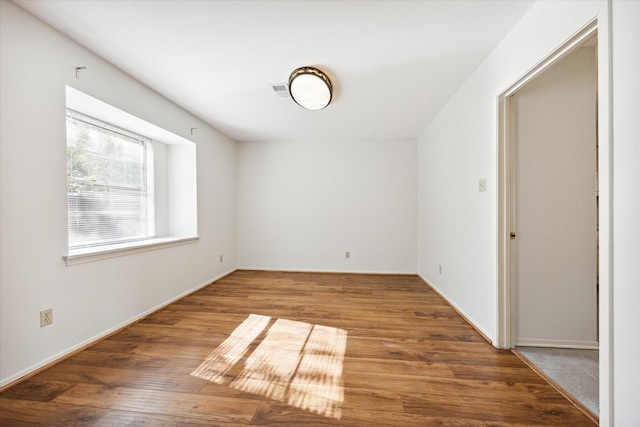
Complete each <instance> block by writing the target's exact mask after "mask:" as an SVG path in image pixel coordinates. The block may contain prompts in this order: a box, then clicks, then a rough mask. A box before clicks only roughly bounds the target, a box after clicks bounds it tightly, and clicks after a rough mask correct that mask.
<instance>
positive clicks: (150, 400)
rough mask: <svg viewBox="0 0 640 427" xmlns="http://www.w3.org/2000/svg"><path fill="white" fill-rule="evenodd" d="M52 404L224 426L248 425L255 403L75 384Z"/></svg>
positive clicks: (197, 395)
mask: <svg viewBox="0 0 640 427" xmlns="http://www.w3.org/2000/svg"><path fill="white" fill-rule="evenodd" d="M54 402H56V403H61V404H70V405H75V406H89V407H96V408H108V409H117V410H124V411H135V412H141V413H145V414H157V415H176V416H179V417H191V418H204V419H207V420H213V421H219V422H225V423H245V424H246V423H248V422H249V421H251V418H252V417H253V413H254V412H255V410H256V407H257V402H256V401H253V400H248V399H240V398H235V397H222V396H216V397H211V396H206V395H200V394H191V393H176V392H170V391H157V390H151V389H137V388H130V387H110V386H102V385H95V384H78V385H76V386H75V387H73V388H72V389H70V390H69V391H68V392H67V393H65V394H64V395H61V396H58V397H57V398H56V399H55V400H54Z"/></svg>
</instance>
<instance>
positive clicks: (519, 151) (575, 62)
mask: <svg viewBox="0 0 640 427" xmlns="http://www.w3.org/2000/svg"><path fill="white" fill-rule="evenodd" d="M596 40H597V39H596V22H595V21H594V22H592V23H590V24H589V25H587V26H586V27H585V28H584V29H582V30H581V31H579V32H578V33H577V34H576V35H575V36H574V37H573V38H572V39H570V40H569V41H568V42H567V43H566V44H565V45H563V46H562V47H560V48H559V49H558V50H557V51H556V52H553V53H552V54H551V55H550V56H549V57H548V58H546V59H545V60H544V61H543V62H542V63H540V64H539V65H538V66H537V67H535V68H534V69H533V70H532V71H530V72H529V73H528V74H527V75H525V76H524V77H523V78H522V79H520V80H519V81H518V82H516V83H515V84H514V85H513V86H512V87H511V88H509V89H508V90H507V91H505V92H504V93H503V94H502V95H501V96H500V97H499V103H498V104H499V146H498V154H499V156H498V159H499V169H498V184H499V185H498V186H499V197H498V208H499V223H498V262H499V265H498V273H499V274H498V276H499V277H498V279H499V283H498V330H497V338H496V343H495V344H496V346H498V347H501V348H515V347H516V346H527V347H532V346H535V347H539V348H574V349H597V348H598V340H599V338H598V324H599V322H598V289H597V282H598V244H597V240H598V230H597V224H598V206H597V187H598V183H599V182H600V181H601V180H600V178H599V177H598V172H597V158H598V153H597V123H598V116H597V111H596V108H597V104H598V101H597V93H596V92H597V69H598V66H597V63H598V61H597V60H596V53H597V51H596V49H597V43H596ZM576 90H577V92H572V91H576ZM596 373H597V372H596ZM560 386H561V387H562V385H561V384H560ZM597 387H598V386H597V384H596V386H595V388H596V390H594V393H595V394H596V395H597V394H598V390H597Z"/></svg>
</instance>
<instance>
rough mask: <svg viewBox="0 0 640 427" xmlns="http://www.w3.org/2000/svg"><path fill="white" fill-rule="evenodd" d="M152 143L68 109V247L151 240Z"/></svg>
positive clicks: (152, 234)
mask: <svg viewBox="0 0 640 427" xmlns="http://www.w3.org/2000/svg"><path fill="white" fill-rule="evenodd" d="M153 200H154V197H153V145H152V144H151V142H150V140H149V139H148V138H145V137H143V136H141V135H137V134H135V133H133V132H130V131H128V130H125V129H122V128H119V127H117V126H114V125H111V124H108V123H105V122H102V121H100V120H98V119H96V118H93V117H89V116H86V115H84V114H81V113H78V112H76V111H73V110H69V109H68V110H67V203H68V210H69V248H70V249H74V248H81V247H91V246H100V245H106V244H114V243H124V242H131V241H137V240H145V239H149V238H153V237H154V235H155V230H154V228H155V227H154V208H153Z"/></svg>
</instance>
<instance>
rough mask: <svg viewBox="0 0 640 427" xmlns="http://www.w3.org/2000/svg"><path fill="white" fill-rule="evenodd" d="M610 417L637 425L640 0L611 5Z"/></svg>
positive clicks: (639, 384)
mask: <svg viewBox="0 0 640 427" xmlns="http://www.w3.org/2000/svg"><path fill="white" fill-rule="evenodd" d="M611 20H612V56H613V76H612V78H613V384H614V390H613V392H614V399H613V401H614V403H613V415H614V420H615V425H617V426H640V408H638V402H639V397H640V364H639V363H638V361H639V360H640V310H639V309H638V306H640V120H639V119H640V79H639V78H638V76H640V49H639V48H638V41H640V26H638V22H640V2H637V1H635V2H630V1H614V2H613V5H612V17H611Z"/></svg>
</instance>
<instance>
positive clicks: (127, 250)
mask: <svg viewBox="0 0 640 427" xmlns="http://www.w3.org/2000/svg"><path fill="white" fill-rule="evenodd" d="M198 239H199V237H198V236H195V237H163V238H158V239H150V240H143V241H140V242H131V243H123V244H118V245H108V246H99V247H93V248H82V249H73V250H70V251H69V254H67V255H65V256H63V257H62V258H63V259H64V262H65V263H66V264H67V266H72V265H77V264H84V263H87V262H93V261H100V260H103V259H109V258H115V257H119V256H125V255H132V254H137V253H140V252H147V251H155V250H157V249H163V248H168V247H171V246H178V245H186V244H189V243H195V242H197V241H198Z"/></svg>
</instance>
